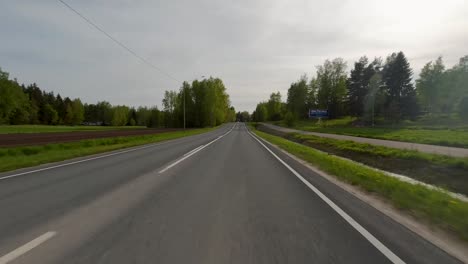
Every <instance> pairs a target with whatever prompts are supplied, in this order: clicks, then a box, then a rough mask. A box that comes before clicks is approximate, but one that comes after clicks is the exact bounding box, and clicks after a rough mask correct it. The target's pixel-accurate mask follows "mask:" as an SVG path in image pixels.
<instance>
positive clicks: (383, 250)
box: [247, 130, 405, 264]
mask: <svg viewBox="0 0 468 264" xmlns="http://www.w3.org/2000/svg"><path fill="white" fill-rule="evenodd" d="M247 133H249V135H250V136H251V137H253V138H254V139H255V140H256V141H258V143H260V145H262V146H263V147H264V148H265V149H266V150H268V152H269V153H270V154H271V155H273V156H274V157H275V158H276V159H277V160H278V161H279V162H280V163H281V164H283V165H284V166H285V167H286V168H287V169H288V170H289V171H291V172H292V173H293V174H294V175H295V176H296V177H297V178H299V180H301V181H302V182H303V183H304V184H305V185H307V187H309V189H311V190H312V191H313V192H314V193H315V194H317V196H318V197H320V198H321V199H322V200H323V201H324V202H325V203H326V204H328V205H329V206H330V207H331V208H332V209H333V210H334V211H335V212H337V213H338V214H339V215H340V216H341V217H342V218H343V219H344V220H345V221H346V222H348V223H349V224H350V225H351V226H352V227H353V228H354V229H355V230H356V231H358V232H359V233H360V234H361V235H362V236H363V237H364V238H366V239H367V240H368V241H369V242H370V243H371V244H372V245H373V246H374V247H375V248H377V249H378V250H379V251H380V252H381V253H382V254H384V255H385V256H386V257H387V258H388V259H389V260H390V261H391V262H393V263H398V264H404V263H405V262H404V261H403V260H401V259H400V258H399V257H398V256H397V255H395V253H393V252H392V251H391V250H390V249H389V248H387V247H386V246H385V245H384V244H383V243H382V242H380V241H379V240H378V239H377V238H376V237H374V236H373V235H372V234H371V233H370V232H369V231H367V230H366V229H365V228H364V227H363V226H361V225H360V224H359V223H358V222H356V220H354V219H353V218H352V217H351V216H350V215H348V214H347V213H346V212H345V211H343V210H342V209H341V208H340V207H339V206H338V205H336V204H335V203H334V202H333V201H332V200H330V199H329V198H328V197H327V196H326V195H325V194H323V193H322V192H321V191H320V190H319V189H317V188H316V187H315V186H314V185H312V184H311V183H310V182H309V181H307V180H306V179H305V178H304V177H303V176H302V175H301V174H299V173H298V172H297V171H296V170H294V169H293V168H292V167H291V166H289V165H288V164H287V163H286V162H284V161H283V160H282V159H281V158H280V157H278V156H277V155H276V154H275V153H274V152H273V151H271V150H270V149H269V148H268V147H267V146H266V145H265V144H263V142H262V141H263V139H261V140H262V141H260V140H259V139H258V138H257V136H255V135H253V134H252V133H250V132H249V131H248V130H247Z"/></svg>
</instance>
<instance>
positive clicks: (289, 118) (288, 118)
mask: <svg viewBox="0 0 468 264" xmlns="http://www.w3.org/2000/svg"><path fill="white" fill-rule="evenodd" d="M284 121H285V123H286V126H288V127H293V126H294V124H295V123H296V118H295V116H294V115H293V113H291V112H287V113H286V115H285V116H284Z"/></svg>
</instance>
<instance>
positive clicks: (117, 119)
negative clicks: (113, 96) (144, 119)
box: [111, 105, 128, 126]
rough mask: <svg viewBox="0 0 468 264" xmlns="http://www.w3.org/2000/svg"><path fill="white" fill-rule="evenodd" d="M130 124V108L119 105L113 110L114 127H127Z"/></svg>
mask: <svg viewBox="0 0 468 264" xmlns="http://www.w3.org/2000/svg"><path fill="white" fill-rule="evenodd" d="M127 122H128V107H127V106H125V105H117V106H114V107H113V108H112V122H111V124H112V125H113V126H125V125H126V124H127Z"/></svg>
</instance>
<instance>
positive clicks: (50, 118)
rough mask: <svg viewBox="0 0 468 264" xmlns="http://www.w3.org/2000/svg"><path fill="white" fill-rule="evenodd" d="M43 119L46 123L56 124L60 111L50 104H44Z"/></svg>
mask: <svg viewBox="0 0 468 264" xmlns="http://www.w3.org/2000/svg"><path fill="white" fill-rule="evenodd" d="M43 121H44V123H45V124H46V125H56V124H57V122H58V113H57V111H56V110H55V109H54V108H53V107H52V105H50V104H45V105H44V114H43Z"/></svg>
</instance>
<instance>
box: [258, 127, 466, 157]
mask: <svg viewBox="0 0 468 264" xmlns="http://www.w3.org/2000/svg"><path fill="white" fill-rule="evenodd" d="M262 125H263V126H265V127H267V128H268V129H273V130H276V131H280V132H283V133H300V134H304V135H313V136H317V137H324V138H333V139H339V140H349V141H354V142H358V143H366V144H372V145H377V146H384V147H389V148H397V149H410V150H416V151H419V152H425V153H429V154H439V155H446V156H452V157H461V158H463V157H468V149H467V148H456V147H446V146H437V145H429V144H420V143H411V142H403V141H395V140H385V139H375V138H366V137H355V136H347V135H338V134H328V133H318V132H310V131H303V130H297V129H292V128H287V127H281V126H276V125H273V124H268V123H262Z"/></svg>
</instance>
